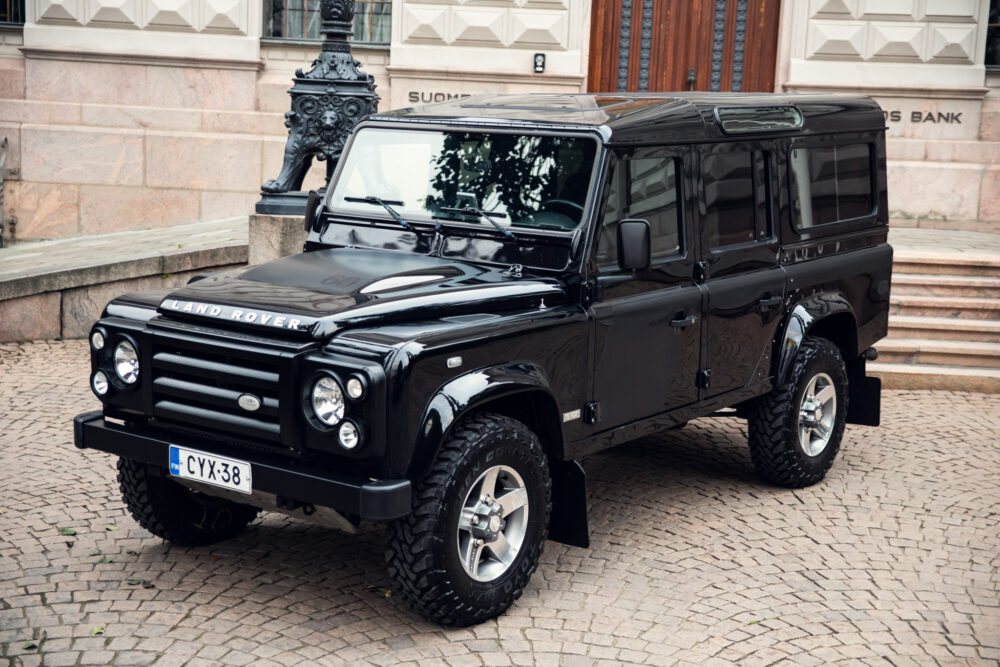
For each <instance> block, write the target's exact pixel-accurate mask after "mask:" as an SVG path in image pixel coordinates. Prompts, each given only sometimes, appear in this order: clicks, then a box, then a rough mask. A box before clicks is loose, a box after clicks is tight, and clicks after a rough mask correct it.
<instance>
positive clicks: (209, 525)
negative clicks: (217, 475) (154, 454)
mask: <svg viewBox="0 0 1000 667" xmlns="http://www.w3.org/2000/svg"><path fill="white" fill-rule="evenodd" d="M118 487H119V488H120V489H121V492H122V500H124V501H125V505H126V506H127V507H128V511H129V513H131V514H132V517H133V518H134V519H135V520H136V521H138V522H139V525H140V526H142V527H143V528H145V529H146V530H148V531H149V532H151V533H152V534H153V535H156V536H157V537H162V538H163V539H165V540H167V541H168V542H174V543H176V544H184V545H188V546H198V545H202V544H211V543H213V542H219V541H221V540H225V539H229V538H230V537H234V536H235V535H238V534H239V533H241V532H242V531H243V530H244V529H245V528H246V527H247V524H248V523H250V522H251V521H253V520H254V517H256V516H257V513H258V512H259V511H260V510H258V509H257V508H256V507H251V506H249V505H240V504H238V503H234V502H230V501H228V500H224V499H221V498H213V497H211V496H206V495H204V494H201V493H197V492H196V491H192V490H190V489H187V488H185V487H183V486H181V485H180V484H177V483H176V482H173V481H171V480H170V479H168V478H166V477H163V476H162V475H160V474H157V472H156V471H155V470H151V469H150V467H149V466H147V465H146V464H145V463H140V462H138V461H135V460H132V459H126V458H119V459H118Z"/></svg>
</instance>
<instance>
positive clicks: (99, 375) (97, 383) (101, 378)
mask: <svg viewBox="0 0 1000 667" xmlns="http://www.w3.org/2000/svg"><path fill="white" fill-rule="evenodd" d="M90 386H91V388H92V389H93V390H94V393H95V394H97V395H98V396H104V395H105V394H107V393H108V376H107V375H105V374H104V371H97V372H96V373H94V377H93V378H91V380H90Z"/></svg>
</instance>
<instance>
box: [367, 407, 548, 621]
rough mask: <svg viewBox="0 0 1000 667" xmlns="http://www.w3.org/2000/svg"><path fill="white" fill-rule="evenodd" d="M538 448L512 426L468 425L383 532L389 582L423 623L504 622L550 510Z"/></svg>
mask: <svg viewBox="0 0 1000 667" xmlns="http://www.w3.org/2000/svg"><path fill="white" fill-rule="evenodd" d="M551 493H552V492H551V481H550V479H549V473H548V465H547V461H546V459H545V454H544V453H543V452H542V447H541V444H540V443H539V441H538V438H537V437H536V436H535V434H534V433H532V432H531V430H530V429H528V427H527V426H525V425H524V424H522V423H521V422H519V421H516V420H514V419H511V418H510V417H505V416H502V415H495V414H482V415H478V416H475V417H473V418H471V419H467V420H466V421H464V422H463V423H462V424H461V425H460V426H458V427H457V428H456V429H455V431H454V433H453V434H452V435H451V436H450V437H449V438H448V440H447V441H446V442H445V443H444V444H443V445H442V446H441V450H440V451H439V453H438V456H437V458H436V459H435V462H434V465H433V466H432V468H431V471H430V472H429V473H428V474H427V476H426V477H425V478H424V479H423V480H422V481H421V482H420V483H419V484H418V485H417V486H416V488H415V491H414V495H413V512H412V513H411V514H409V515H408V516H406V517H403V518H402V519H399V520H397V521H395V522H393V524H392V525H391V526H390V530H389V548H388V550H387V552H386V561H387V564H388V569H389V575H390V576H391V577H392V579H393V580H394V582H395V584H396V587H397V589H398V590H399V592H400V594H401V595H402V597H403V599H405V600H406V601H407V602H408V603H409V604H410V605H411V606H412V607H413V608H414V609H416V610H417V611H418V612H419V613H420V614H422V615H423V616H424V617H425V618H427V619H428V620H431V621H434V622H437V623H443V624H446V625H460V626H464V625H471V624H473V623H479V622H482V621H485V620H487V619H490V618H493V617H495V616H499V615H500V614H502V613H503V612H504V611H505V610H506V609H507V608H508V607H510V605H511V604H513V602H514V601H515V600H517V599H518V598H519V597H520V596H521V593H522V591H523V590H524V587H525V585H526V584H527V583H528V580H529V578H530V577H531V575H532V573H533V572H534V571H535V568H536V567H537V565H538V557H539V556H540V555H541V553H542V546H543V543H544V541H545V536H546V534H547V532H548V520H549V514H550V512H551V508H552V501H551Z"/></svg>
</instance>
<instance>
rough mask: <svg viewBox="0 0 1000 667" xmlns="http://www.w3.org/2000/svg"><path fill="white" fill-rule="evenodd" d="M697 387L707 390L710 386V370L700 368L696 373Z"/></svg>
mask: <svg viewBox="0 0 1000 667" xmlns="http://www.w3.org/2000/svg"><path fill="white" fill-rule="evenodd" d="M697 384H698V386H699V387H700V388H702V389H708V388H709V387H711V386H712V369H711V368H702V369H701V370H700V371H698V382H697Z"/></svg>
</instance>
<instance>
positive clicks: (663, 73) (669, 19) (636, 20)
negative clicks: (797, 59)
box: [588, 0, 780, 92]
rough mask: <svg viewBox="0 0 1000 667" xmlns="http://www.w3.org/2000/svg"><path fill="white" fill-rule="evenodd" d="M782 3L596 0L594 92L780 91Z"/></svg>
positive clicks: (592, 42)
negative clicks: (776, 76)
mask: <svg viewBox="0 0 1000 667" xmlns="http://www.w3.org/2000/svg"><path fill="white" fill-rule="evenodd" d="M779 10H780V0H593V10H592V11H593V14H592V16H591V23H590V67H589V76H588V88H589V90H590V91H591V92H615V91H622V92H624V91H632V92H634V91H640V92H646V91H648V92H665V91H681V90H713V91H733V92H773V91H774V67H775V59H776V56H777V50H778V49H777V46H778V16H779Z"/></svg>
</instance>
